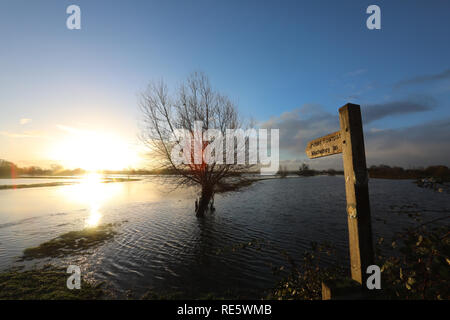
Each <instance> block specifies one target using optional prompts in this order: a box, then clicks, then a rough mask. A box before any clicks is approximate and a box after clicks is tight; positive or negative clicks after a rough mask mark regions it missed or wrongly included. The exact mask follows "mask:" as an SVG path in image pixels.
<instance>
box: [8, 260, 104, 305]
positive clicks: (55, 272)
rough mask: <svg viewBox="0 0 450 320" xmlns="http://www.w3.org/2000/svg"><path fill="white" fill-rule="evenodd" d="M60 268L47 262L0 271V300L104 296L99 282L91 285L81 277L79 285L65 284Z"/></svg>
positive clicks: (63, 274)
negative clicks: (27, 268) (35, 265)
mask: <svg viewBox="0 0 450 320" xmlns="http://www.w3.org/2000/svg"><path fill="white" fill-rule="evenodd" d="M69 276H70V274H67V273H66V272H65V270H63V269H57V268H55V267H51V266H46V267H44V268H43V269H33V270H28V271H7V272H3V273H0V300H96V299H102V298H105V297H106V292H105V291H104V290H103V289H101V288H100V286H101V284H98V285H92V284H90V283H88V282H86V281H83V279H81V289H79V290H77V289H74V290H69V289H68V288H67V284H66V282H67V279H68V277H69Z"/></svg>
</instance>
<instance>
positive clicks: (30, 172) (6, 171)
mask: <svg viewBox="0 0 450 320" xmlns="http://www.w3.org/2000/svg"><path fill="white" fill-rule="evenodd" d="M84 173H85V170H83V169H80V168H77V169H72V170H70V169H64V168H63V167H62V166H60V165H51V166H50V168H48V169H43V168H40V167H38V166H30V167H19V166H17V165H16V164H15V163H13V162H10V161H6V160H2V159H0V178H16V177H18V176H55V175H57V176H73V175H80V174H84Z"/></svg>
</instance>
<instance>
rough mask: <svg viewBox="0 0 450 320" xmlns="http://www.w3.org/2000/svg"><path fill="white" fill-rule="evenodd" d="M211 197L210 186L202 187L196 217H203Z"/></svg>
mask: <svg viewBox="0 0 450 320" xmlns="http://www.w3.org/2000/svg"><path fill="white" fill-rule="evenodd" d="M212 196H213V191H212V188H211V187H210V186H202V194H201V196H200V201H199V203H198V208H197V212H196V214H197V217H203V216H204V215H205V212H206V211H208V205H209V202H210V201H211V198H212Z"/></svg>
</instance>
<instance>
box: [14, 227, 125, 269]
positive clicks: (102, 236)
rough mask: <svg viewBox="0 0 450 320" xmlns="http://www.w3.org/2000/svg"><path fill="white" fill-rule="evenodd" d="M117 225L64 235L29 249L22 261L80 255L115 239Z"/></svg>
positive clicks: (86, 229)
mask: <svg viewBox="0 0 450 320" xmlns="http://www.w3.org/2000/svg"><path fill="white" fill-rule="evenodd" d="M116 225H117V224H113V223H109V224H105V225H100V226H97V227H92V228H85V229H83V230H79V231H70V232H67V233H64V234H62V235H60V236H58V237H56V238H54V239H52V240H50V241H47V242H44V243H42V244H40V245H39V246H37V247H33V248H27V249H25V250H24V251H23V256H22V257H21V260H31V259H40V258H57V257H63V256H66V255H70V254H73V253H78V252H80V251H83V250H86V249H89V248H92V247H95V246H97V245H100V244H102V243H104V242H105V241H107V240H109V239H111V238H113V237H114V235H115V234H117V232H116V231H115V230H114V227H115V226H116Z"/></svg>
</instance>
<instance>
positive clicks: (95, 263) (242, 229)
mask: <svg viewBox="0 0 450 320" xmlns="http://www.w3.org/2000/svg"><path fill="white" fill-rule="evenodd" d="M141 178H142V180H141V181H129V182H115V183H100V180H99V179H98V177H95V176H93V177H88V178H86V179H82V180H80V183H76V184H73V185H66V186H58V187H39V188H28V189H11V190H0V270H6V269H8V268H10V267H13V266H17V265H20V264H21V262H17V258H18V257H19V256H20V255H21V253H22V251H23V250H24V249H25V248H27V247H31V246H36V245H39V244H40V243H43V242H45V241H48V240H50V239H52V238H54V237H56V236H58V235H60V234H62V233H65V232H68V231H72V230H80V229H82V228H84V227H86V226H95V225H99V224H104V223H110V222H121V225H120V226H119V227H118V230H117V231H118V235H117V236H116V237H115V238H114V240H111V241H109V242H107V243H106V244H104V245H102V246H100V247H98V248H95V249H93V250H90V251H89V254H84V255H75V256H70V257H66V258H63V259H60V260H58V261H56V260H52V261H51V262H52V263H55V264H57V265H60V266H68V265H70V264H75V265H79V266H80V267H81V271H82V273H83V274H84V275H85V276H86V277H87V278H88V279H92V280H96V281H105V282H106V283H107V285H108V287H109V288H110V289H112V290H113V291H114V292H116V294H117V295H118V296H119V297H124V296H126V295H127V291H131V292H133V294H134V297H139V296H140V295H142V294H144V293H145V292H146V291H148V290H153V291H155V292H161V293H171V292H182V293H183V294H184V296H187V297H192V298H196V297H202V296H204V295H206V294H214V295H216V296H222V295H227V293H232V294H233V295H234V296H237V297H245V298H256V297H261V296H262V293H263V292H265V290H270V288H272V287H274V286H275V285H276V282H277V280H278V276H277V275H274V274H273V272H272V268H271V266H280V265H286V260H285V257H284V256H283V255H282V254H281V250H286V251H287V252H288V253H289V255H290V256H291V257H293V258H294V259H298V258H300V257H301V255H302V253H303V252H304V250H307V249H309V248H310V242H311V241H315V242H323V241H327V242H329V243H332V244H334V245H335V246H336V247H337V250H338V255H340V257H341V258H340V259H341V262H342V263H343V264H344V265H345V264H348V252H347V250H348V246H347V241H348V236H347V219H346V210H345V208H346V205H345V190H344V179H343V177H342V176H335V177H328V176H316V177H291V178H286V179H269V180H262V181H259V182H256V183H254V184H253V185H251V186H250V187H247V188H244V189H242V190H240V191H239V192H233V193H227V194H220V195H216V199H215V206H216V211H215V212H214V213H212V214H208V215H207V216H206V217H204V218H201V219H200V218H197V217H196V216H195V214H194V199H195V197H196V190H195V189H194V188H187V189H186V188H184V189H182V188H179V189H176V190H173V189H174V188H173V187H174V181H173V180H172V178H170V177H169V178H162V177H158V176H145V177H141ZM3 180H4V179H3ZM19 180H20V179H16V181H15V183H17V184H19V183H20V181H19ZM30 180H33V179H30ZM5 181H6V180H5ZM1 182H2V181H0V184H8V182H6V183H1ZM39 182H40V181H39ZM27 183H28V182H27ZM36 183H38V181H36ZM369 191H370V199H371V208H372V225H373V231H374V238H375V237H379V236H383V237H389V236H391V235H392V234H393V233H394V232H395V231H400V230H401V229H402V228H404V227H407V226H408V225H410V224H411V223H413V222H412V220H411V219H409V218H408V217H407V215H404V214H399V213H398V212H397V211H398V207H403V209H402V210H403V211H405V210H406V211H408V210H410V211H411V212H416V211H418V212H421V213H422V217H423V219H424V221H427V220H431V219H434V218H437V217H440V216H444V215H448V212H450V197H449V196H448V194H446V193H439V192H435V191H433V190H429V189H422V188H419V187H417V186H416V185H415V184H414V183H413V182H412V181H411V180H382V179H373V180H371V181H370V184H369ZM394 206H396V207H394ZM254 240H264V241H265V242H266V243H268V244H270V245H268V246H267V247H266V248H265V249H264V250H257V249H256V248H255V247H254V246H249V247H247V248H237V247H236V246H237V245H239V244H244V243H248V242H251V241H254ZM47 262H48V261H46V260H44V261H32V263H33V264H34V263H38V264H39V263H40V264H44V263H47ZM28 264H29V263H28ZM27 266H28V265H27Z"/></svg>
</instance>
